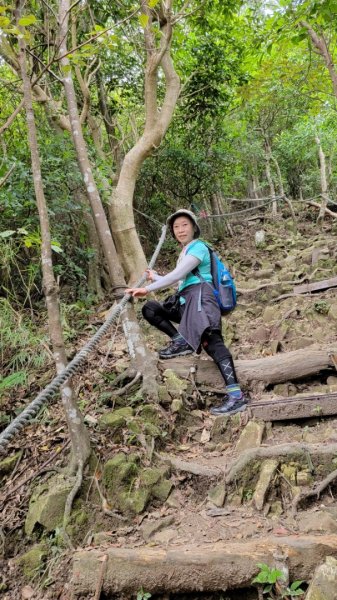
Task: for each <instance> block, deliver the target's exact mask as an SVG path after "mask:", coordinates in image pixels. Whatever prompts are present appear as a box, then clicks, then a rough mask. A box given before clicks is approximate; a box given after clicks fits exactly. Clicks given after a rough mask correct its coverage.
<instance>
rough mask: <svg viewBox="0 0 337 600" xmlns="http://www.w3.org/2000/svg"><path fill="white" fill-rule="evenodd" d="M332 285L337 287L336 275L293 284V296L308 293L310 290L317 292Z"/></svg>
mask: <svg viewBox="0 0 337 600" xmlns="http://www.w3.org/2000/svg"><path fill="white" fill-rule="evenodd" d="M332 287H337V277H331V278H330V279H324V280H323V281H314V283H304V284H303V285H295V286H294V289H293V292H294V294H295V296H298V295H299V294H308V293H310V292H319V291H321V290H327V289H329V288H332Z"/></svg>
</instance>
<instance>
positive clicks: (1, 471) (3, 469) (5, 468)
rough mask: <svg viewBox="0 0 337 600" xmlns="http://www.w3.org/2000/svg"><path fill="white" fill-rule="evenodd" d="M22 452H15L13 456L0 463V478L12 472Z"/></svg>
mask: <svg viewBox="0 0 337 600" xmlns="http://www.w3.org/2000/svg"><path fill="white" fill-rule="evenodd" d="M21 454H22V452H21V451H20V452H16V453H15V454H13V456H8V457H7V458H5V459H4V460H1V461H0V477H1V476H2V475H6V473H10V472H11V471H13V469H14V467H15V465H16V463H17V461H18V460H19V458H20V456H21Z"/></svg>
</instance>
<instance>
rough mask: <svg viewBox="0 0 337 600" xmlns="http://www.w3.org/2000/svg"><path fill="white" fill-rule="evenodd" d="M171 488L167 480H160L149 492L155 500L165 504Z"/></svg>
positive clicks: (171, 485) (171, 484)
mask: <svg viewBox="0 0 337 600" xmlns="http://www.w3.org/2000/svg"><path fill="white" fill-rule="evenodd" d="M172 488H173V483H172V481H170V480H169V479H162V480H161V481H159V482H158V483H157V484H156V485H155V486H153V488H152V490H151V494H152V496H153V497H154V498H156V499H157V500H160V501H161V502H165V501H166V500H167V498H168V497H169V495H170V493H171V490H172Z"/></svg>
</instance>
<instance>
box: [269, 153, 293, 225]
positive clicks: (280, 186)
mask: <svg viewBox="0 0 337 600" xmlns="http://www.w3.org/2000/svg"><path fill="white" fill-rule="evenodd" d="M271 159H272V161H273V163H274V165H275V168H276V172H277V177H278V183H279V188H280V196H282V197H283V198H284V200H285V202H286V203H287V204H288V206H289V209H290V212H291V216H292V219H293V221H294V225H295V226H296V223H297V219H296V215H295V212H294V207H293V204H292V202H291V200H290V199H289V198H288V197H287V195H286V194H285V191H284V187H283V181H282V173H281V169H280V165H279V164H278V160H277V159H276V158H275V156H274V155H273V154H271Z"/></svg>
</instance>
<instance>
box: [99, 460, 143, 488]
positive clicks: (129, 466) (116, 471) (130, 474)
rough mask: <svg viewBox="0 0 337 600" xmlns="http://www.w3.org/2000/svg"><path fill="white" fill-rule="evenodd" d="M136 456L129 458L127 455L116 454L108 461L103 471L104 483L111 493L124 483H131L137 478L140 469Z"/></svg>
mask: <svg viewBox="0 0 337 600" xmlns="http://www.w3.org/2000/svg"><path fill="white" fill-rule="evenodd" d="M133 456H134V455H131V457H127V456H126V454H122V453H119V454H116V456H114V457H113V458H111V459H110V460H108V461H107V462H106V463H105V465H104V469H103V483H104V485H105V487H106V489H107V491H108V492H109V493H113V491H114V490H115V489H116V488H117V487H119V486H120V485H121V484H122V483H123V482H129V481H130V479H132V478H134V477H136V476H137V473H138V467H137V464H136V462H135V459H133V460H132V458H133Z"/></svg>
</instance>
